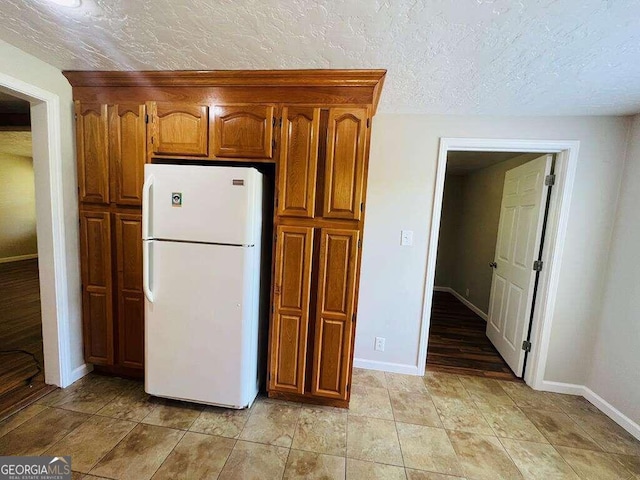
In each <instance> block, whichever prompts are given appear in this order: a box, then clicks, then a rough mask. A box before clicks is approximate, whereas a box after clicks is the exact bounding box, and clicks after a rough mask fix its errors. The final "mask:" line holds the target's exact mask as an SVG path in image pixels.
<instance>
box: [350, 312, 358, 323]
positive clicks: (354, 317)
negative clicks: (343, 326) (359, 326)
mask: <svg viewBox="0 0 640 480" xmlns="http://www.w3.org/2000/svg"><path fill="white" fill-rule="evenodd" d="M356 318H357V315H356V312H353V315H352V316H351V321H352V322H353V323H356Z"/></svg>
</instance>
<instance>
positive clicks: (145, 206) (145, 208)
mask: <svg viewBox="0 0 640 480" xmlns="http://www.w3.org/2000/svg"><path fill="white" fill-rule="evenodd" d="M152 185H153V175H149V176H148V177H147V179H146V180H145V181H144V185H143V186H142V238H143V239H147V238H149V220H150V218H149V206H150V193H151V186H152Z"/></svg>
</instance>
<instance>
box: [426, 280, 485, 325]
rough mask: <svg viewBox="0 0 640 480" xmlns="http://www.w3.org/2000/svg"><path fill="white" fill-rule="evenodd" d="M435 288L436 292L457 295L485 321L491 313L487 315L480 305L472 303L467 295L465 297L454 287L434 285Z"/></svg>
mask: <svg viewBox="0 0 640 480" xmlns="http://www.w3.org/2000/svg"><path fill="white" fill-rule="evenodd" d="M433 290H434V291H435V292H448V293H450V294H451V295H453V296H454V297H456V298H457V299H458V300H460V301H461V302H462V303H463V304H464V305H465V307H467V308H468V309H469V310H471V311H472V312H473V313H475V314H476V315H478V316H479V317H480V318H481V319H483V320H484V321H485V322H486V321H487V320H488V318H489V315H487V314H486V313H485V312H483V311H482V310H480V309H479V308H478V307H476V306H475V305H474V304H473V303H471V302H470V301H469V300H467V299H466V298H465V297H463V296H462V295H460V294H459V293H458V292H456V291H455V290H454V289H453V288H451V287H433Z"/></svg>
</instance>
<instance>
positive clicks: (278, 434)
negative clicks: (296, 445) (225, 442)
mask: <svg viewBox="0 0 640 480" xmlns="http://www.w3.org/2000/svg"><path fill="white" fill-rule="evenodd" d="M299 415H300V408H299V407H295V406H289V405H284V404H278V403H267V402H259V403H257V404H256V405H254V406H253V408H252V409H251V414H250V416H249V419H248V420H247V423H246V424H245V426H244V430H242V433H241V434H240V437H239V438H240V439H241V440H247V441H250V442H258V443H267V444H269V445H277V446H279V447H287V448H289V447H291V442H292V440H293V434H294V432H295V429H296V425H297V423H298V416H299Z"/></svg>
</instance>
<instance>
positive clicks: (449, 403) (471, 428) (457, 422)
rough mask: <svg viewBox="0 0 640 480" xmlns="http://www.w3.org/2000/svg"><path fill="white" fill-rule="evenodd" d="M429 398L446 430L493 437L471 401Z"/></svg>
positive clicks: (478, 410) (491, 431)
mask: <svg viewBox="0 0 640 480" xmlns="http://www.w3.org/2000/svg"><path fill="white" fill-rule="evenodd" d="M431 398H432V399H433V403H434V404H435V406H436V410H437V411H438V415H439V416H440V420H441V421H442V425H444V428H446V429H447V430H458V431H461V432H469V433H479V434H483V435H493V430H492V429H491V427H490V426H489V424H488V423H487V421H486V420H485V419H484V417H483V416H482V413H481V412H480V409H479V408H478V406H477V405H476V404H475V403H474V402H473V401H470V400H459V399H457V398H449V397H438V396H433V397H431Z"/></svg>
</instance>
